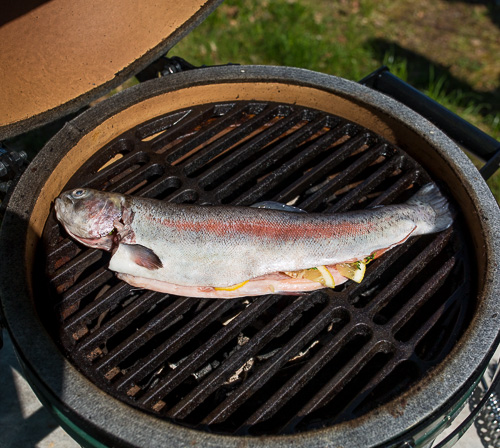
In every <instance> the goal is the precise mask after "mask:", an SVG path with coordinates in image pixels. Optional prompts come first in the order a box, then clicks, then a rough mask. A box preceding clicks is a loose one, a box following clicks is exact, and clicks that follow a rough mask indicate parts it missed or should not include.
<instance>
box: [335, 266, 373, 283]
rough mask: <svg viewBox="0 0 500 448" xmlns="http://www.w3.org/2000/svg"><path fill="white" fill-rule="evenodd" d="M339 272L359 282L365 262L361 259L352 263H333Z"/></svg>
mask: <svg viewBox="0 0 500 448" xmlns="http://www.w3.org/2000/svg"><path fill="white" fill-rule="evenodd" d="M335 268H336V269H337V271H339V274H340V275H342V276H343V277H347V278H348V279H351V280H353V281H355V282H356V283H361V280H363V277H364V276H365V272H366V263H365V262H363V261H355V262H354V263H339V264H337V265H335Z"/></svg>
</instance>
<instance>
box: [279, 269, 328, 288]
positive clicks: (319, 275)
mask: <svg viewBox="0 0 500 448" xmlns="http://www.w3.org/2000/svg"><path fill="white" fill-rule="evenodd" d="M284 274H286V275H288V276H290V277H293V278H305V279H307V280H311V281H312V282H318V283H321V284H322V285H323V286H326V287H328V288H335V281H334V280H333V276H332V274H331V273H330V271H329V270H328V269H327V267H326V266H316V267H315V268H310V269H303V270H301V271H288V272H284Z"/></svg>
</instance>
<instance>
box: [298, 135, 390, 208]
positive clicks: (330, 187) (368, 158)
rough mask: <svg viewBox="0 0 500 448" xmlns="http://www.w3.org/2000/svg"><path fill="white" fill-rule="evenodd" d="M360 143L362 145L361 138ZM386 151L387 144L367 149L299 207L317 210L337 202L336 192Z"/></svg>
mask: <svg viewBox="0 0 500 448" xmlns="http://www.w3.org/2000/svg"><path fill="white" fill-rule="evenodd" d="M364 137H365V139H366V138H367V136H364ZM365 141H366V140H365ZM358 142H359V143H361V138H360V140H358ZM363 143H364V142H363ZM363 143H361V144H363ZM384 150H385V144H381V145H376V146H374V147H371V148H368V149H366V150H365V151H364V152H363V153H362V154H360V156H359V157H358V158H357V159H356V160H355V161H354V163H352V164H350V165H349V168H348V169H344V170H341V171H340V172H338V173H335V175H332V176H330V178H329V179H327V180H326V182H325V183H324V184H323V185H321V186H320V187H319V188H317V189H315V191H314V193H313V194H312V195H311V196H309V197H308V198H307V199H305V200H304V201H301V202H300V203H299V207H300V208H303V209H304V210H316V209H317V208H318V207H319V205H320V204H324V203H325V202H328V201H332V200H335V199H336V198H337V196H336V195H335V192H336V191H337V190H340V189H341V188H342V187H345V186H346V185H348V182H349V181H351V180H352V179H353V178H354V177H355V176H357V175H359V174H360V173H361V172H362V171H363V170H365V169H366V168H367V167H369V166H370V165H371V164H372V163H373V162H375V160H377V159H378V158H379V157H380V156H381V155H382V153H383V151H384Z"/></svg>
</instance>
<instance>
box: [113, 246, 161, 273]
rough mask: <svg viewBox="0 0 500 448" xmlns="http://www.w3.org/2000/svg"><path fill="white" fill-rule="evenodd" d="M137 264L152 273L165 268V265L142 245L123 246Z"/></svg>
mask: <svg viewBox="0 0 500 448" xmlns="http://www.w3.org/2000/svg"><path fill="white" fill-rule="evenodd" d="M121 246H122V248H123V249H126V251H127V252H128V254H129V257H130V260H131V261H133V262H134V263H135V264H137V265H139V266H142V267H144V268H146V269H150V270H152V271H154V270H156V269H160V268H162V267H163V263H162V262H161V260H160V259H159V258H158V255H156V254H155V253H154V252H153V251H152V250H151V249H149V248H148V247H146V246H142V245H140V244H123V243H122V244H121Z"/></svg>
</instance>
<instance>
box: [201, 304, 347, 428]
mask: <svg viewBox="0 0 500 448" xmlns="http://www.w3.org/2000/svg"><path fill="white" fill-rule="evenodd" d="M336 316H337V319H340V320H342V321H344V322H345V321H346V320H347V319H346V317H345V314H344V313H343V312H342V309H341V308H340V307H339V305H338V304H336V303H333V302H330V303H329V305H328V307H327V308H325V309H324V310H322V312H321V313H319V314H318V315H317V316H316V317H315V319H314V320H312V321H311V322H310V323H309V324H308V325H307V326H306V327H304V328H303V329H302V330H301V331H300V332H299V333H297V334H296V335H295V336H294V338H293V339H291V340H290V342H289V343H288V344H287V345H286V347H283V348H281V349H280V350H279V351H278V352H277V353H276V354H275V355H274V356H272V357H271V359H269V360H268V361H267V362H266V363H265V364H264V365H262V366H261V368H260V369H259V370H258V372H255V373H254V374H253V375H252V376H251V377H250V378H249V379H248V380H247V381H245V382H243V383H242V384H241V386H240V387H239V388H238V389H237V390H234V391H233V392H232V393H231V394H230V395H229V396H228V397H227V398H226V399H225V400H224V401H223V402H222V403H221V404H220V405H219V406H218V407H217V408H216V409H215V410H214V411H213V412H211V413H210V414H209V415H208V416H207V417H206V418H205V419H204V420H203V423H204V424H207V425H209V424H214V423H221V422H222V421H224V420H226V419H228V418H229V417H230V415H231V413H232V412H234V411H235V410H236V409H238V408H239V407H240V406H241V405H242V404H244V403H245V402H246V401H247V400H248V399H249V398H250V397H251V396H252V394H253V393H255V392H256V391H258V390H259V389H260V388H261V387H263V385H264V384H265V383H266V382H267V381H269V379H270V378H271V377H272V376H273V375H275V374H276V373H277V371H278V370H279V369H280V368H282V367H283V366H284V365H285V364H286V363H288V362H289V360H290V359H292V358H293V357H294V356H295V355H297V353H298V352H299V351H300V350H301V349H304V348H305V347H307V346H308V345H309V344H310V343H311V342H312V340H313V338H315V337H316V336H317V335H318V333H319V332H321V331H323V329H324V328H325V327H327V326H328V324H329V323H330V322H331V321H332V320H333V319H335V317H336Z"/></svg>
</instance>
